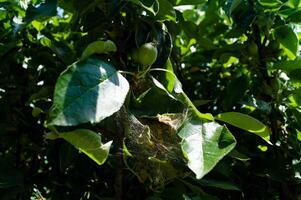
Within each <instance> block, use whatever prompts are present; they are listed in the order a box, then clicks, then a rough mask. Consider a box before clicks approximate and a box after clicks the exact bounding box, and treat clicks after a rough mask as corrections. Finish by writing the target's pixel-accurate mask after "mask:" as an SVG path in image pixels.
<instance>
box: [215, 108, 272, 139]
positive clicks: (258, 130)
mask: <svg viewBox="0 0 301 200" xmlns="http://www.w3.org/2000/svg"><path fill="white" fill-rule="evenodd" d="M216 119H217V120H219V121H223V122H226V123H228V124H231V125H232V126H235V127H237V128H240V129H243V130H246V131H248V132H250V133H254V134H256V135H258V136H260V137H261V138H262V139H264V140H265V141H267V142H269V140H270V130H269V128H268V127H267V126H266V125H264V124H263V123H261V122H260V121H258V120H257V119H255V118H253V117H251V116H249V115H245V114H242V113H238V112H227V113H221V114H218V115H217V116H216Z"/></svg>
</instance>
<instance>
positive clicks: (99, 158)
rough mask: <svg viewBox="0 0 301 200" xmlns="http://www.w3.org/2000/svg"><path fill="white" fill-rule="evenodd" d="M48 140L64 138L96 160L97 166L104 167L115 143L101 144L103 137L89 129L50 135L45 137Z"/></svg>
mask: <svg viewBox="0 0 301 200" xmlns="http://www.w3.org/2000/svg"><path fill="white" fill-rule="evenodd" d="M45 137H46V138H47V139H57V138H63V139H65V140H66V141H67V142H69V143H70V144H72V145H73V146H74V147H75V148H77V149H78V150H80V151H81V152H83V153H85V154H86V155H87V156H89V157H90V158H91V159H92V160H94V161H95V162H96V163H97V164H99V165H102V164H103V163H104V162H105V161H106V159H107V157H108V155H109V151H110V147H111V144H112V142H113V141H109V142H107V143H105V144H103V143H102V142H101V136H100V135H99V134H97V133H95V132H93V131H91V130H88V129H77V130H74V131H70V132H63V133H58V134H57V133H50V134H46V136H45Z"/></svg>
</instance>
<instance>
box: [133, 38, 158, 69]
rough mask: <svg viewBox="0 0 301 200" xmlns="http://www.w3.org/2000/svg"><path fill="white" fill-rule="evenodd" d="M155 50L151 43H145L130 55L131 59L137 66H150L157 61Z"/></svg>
mask: <svg viewBox="0 0 301 200" xmlns="http://www.w3.org/2000/svg"><path fill="white" fill-rule="evenodd" d="M157 54H158V51H157V48H156V47H155V45H154V44H153V43H145V44H143V45H142V46H141V47H139V48H138V49H137V50H135V51H134V52H133V53H132V58H133V60H134V61H135V62H137V63H138V64H141V65H143V66H150V65H152V64H154V62H155V61H156V59H157Z"/></svg>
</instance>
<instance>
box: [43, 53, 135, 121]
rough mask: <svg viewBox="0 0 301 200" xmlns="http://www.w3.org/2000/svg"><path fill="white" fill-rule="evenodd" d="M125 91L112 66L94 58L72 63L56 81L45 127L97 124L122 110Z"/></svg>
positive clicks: (125, 81)
mask: <svg viewBox="0 0 301 200" xmlns="http://www.w3.org/2000/svg"><path fill="white" fill-rule="evenodd" d="M128 91H129V84H128V82H127V80H126V79H125V78H124V77H123V76H122V75H121V74H120V73H118V72H117V71H116V70H115V69H114V67H113V66H112V65H111V64H109V63H107V62H104V61H102V60H100V59H97V58H89V59H87V60H84V61H81V62H77V63H74V64H72V65H71V66H69V67H68V68H67V69H66V70H65V71H64V72H63V73H62V74H61V75H60V77H59V78H58V80H57V83H56V86H55V91H54V100H53V106H52V109H51V111H50V113H49V119H48V125H57V126H74V125H78V124H81V123H87V122H91V123H98V122H100V121H101V120H103V119H105V118H106V117H109V116H111V115H112V114H114V113H115V112H117V111H118V110H119V109H120V108H121V106H122V105H123V103H124V100H125V98H126V95H127V93H128Z"/></svg>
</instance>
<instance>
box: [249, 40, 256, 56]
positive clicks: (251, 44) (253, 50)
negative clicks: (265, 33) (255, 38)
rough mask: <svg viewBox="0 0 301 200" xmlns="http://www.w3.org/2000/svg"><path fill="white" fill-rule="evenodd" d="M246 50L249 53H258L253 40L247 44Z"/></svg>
mask: <svg viewBox="0 0 301 200" xmlns="http://www.w3.org/2000/svg"><path fill="white" fill-rule="evenodd" d="M248 52H249V54H250V55H252V56H253V55H257V54H258V47H257V45H256V44H255V42H251V43H250V44H249V46H248Z"/></svg>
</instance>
